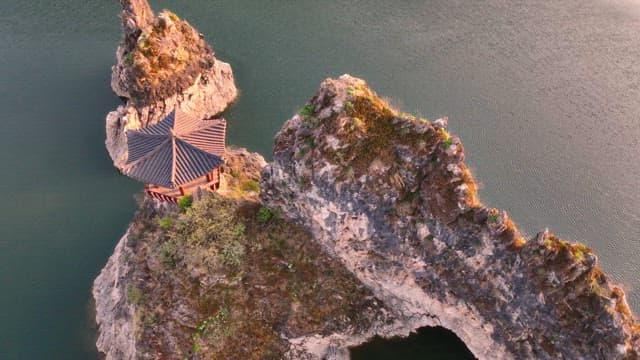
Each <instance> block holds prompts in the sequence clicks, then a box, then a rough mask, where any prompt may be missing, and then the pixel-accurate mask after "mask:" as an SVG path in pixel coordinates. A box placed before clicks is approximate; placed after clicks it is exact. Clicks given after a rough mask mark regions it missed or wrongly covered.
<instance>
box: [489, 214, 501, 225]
mask: <svg viewBox="0 0 640 360" xmlns="http://www.w3.org/2000/svg"><path fill="white" fill-rule="evenodd" d="M498 219H500V214H499V213H493V214H490V215H489V217H488V218H487V221H488V222H489V223H490V224H496V223H497V222H498Z"/></svg>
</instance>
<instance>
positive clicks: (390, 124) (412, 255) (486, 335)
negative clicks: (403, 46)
mask: <svg viewBox="0 0 640 360" xmlns="http://www.w3.org/2000/svg"><path fill="white" fill-rule="evenodd" d="M463 160H464V150H463V147H462V143H461V142H460V139H459V138H457V137H456V136H454V135H451V134H449V133H448V132H447V120H446V119H440V120H436V121H433V122H432V121H428V120H426V119H419V118H415V117H413V116H411V115H408V114H403V113H399V112H398V111H396V110H394V109H393V108H391V107H390V106H389V105H388V104H387V103H385V102H384V101H383V100H381V99H380V98H379V97H378V96H377V95H376V94H375V93H374V92H373V91H372V90H371V89H369V88H368V86H367V84H366V83H365V82H364V81H362V80H360V79H356V78H353V77H350V76H348V75H345V76H342V77H340V78H339V79H337V80H331V79H328V80H326V81H325V82H323V84H322V85H321V87H320V90H319V91H318V93H317V94H316V95H315V96H314V97H313V98H312V99H311V100H310V101H309V102H308V103H307V104H306V105H305V106H304V107H303V108H302V109H301V111H300V113H299V114H297V115H295V116H294V117H293V118H291V119H290V120H288V121H287V122H286V123H285V125H284V127H283V128H282V130H281V131H280V132H279V133H278V134H277V136H276V141H275V149H274V160H273V163H271V164H269V165H268V167H267V168H266V169H265V171H264V172H263V181H262V199H263V201H264V202H265V204H267V205H268V206H271V207H274V208H277V209H280V211H281V212H282V213H283V214H284V215H285V217H287V218H290V219H295V220H296V221H297V222H298V223H299V224H301V225H303V226H304V227H306V228H308V229H310V231H311V233H312V234H313V238H314V239H315V241H317V242H318V243H320V244H321V245H322V247H323V248H324V249H325V250H326V251H327V252H328V253H330V254H332V255H333V256H335V257H337V258H338V259H340V260H341V261H342V263H343V264H344V265H345V267H346V268H347V269H348V270H349V271H351V272H352V273H353V274H354V275H355V276H356V277H357V278H358V280H360V281H361V282H362V283H363V284H365V285H366V287H367V288H369V289H371V291H372V292H373V294H374V295H375V296H376V297H377V298H378V299H380V300H381V301H382V303H384V304H385V305H386V306H387V307H388V308H389V309H392V310H391V311H392V313H391V317H392V318H394V319H396V321H398V322H400V323H402V324H404V327H403V329H404V331H405V332H406V331H409V330H413V329H415V328H416V327H417V326H424V325H441V326H444V327H446V328H448V329H451V330H452V331H454V332H455V333H456V334H457V335H458V336H459V337H460V338H461V339H462V340H463V341H464V342H465V343H466V344H467V346H468V347H469V349H470V350H471V351H472V352H473V353H474V354H475V355H476V356H477V357H478V358H481V359H495V358H514V359H515V358H517V359H524V358H537V359H557V358H567V359H569V358H583V359H623V358H625V359H635V358H638V356H639V354H640V341H639V339H640V335H639V334H640V333H639V332H638V330H639V329H640V326H639V324H638V323H637V321H636V319H635V317H634V316H633V314H632V313H631V311H630V310H629V308H628V306H627V304H626V302H625V297H624V293H623V291H622V290H621V289H620V288H619V287H617V286H615V285H614V284H612V283H611V282H610V281H609V279H608V278H607V276H606V275H604V274H603V273H602V271H601V270H600V269H599V268H598V267H597V257H596V255H595V254H593V252H592V251H591V250H590V249H589V248H587V247H586V246H584V245H582V244H571V243H567V242H565V241H563V240H561V239H559V238H558V237H556V236H555V235H554V234H552V233H551V232H549V231H547V230H545V231H543V232H541V233H539V234H538V235H537V236H535V237H534V238H532V239H524V238H523V237H522V236H521V235H520V233H519V232H518V229H517V228H516V226H515V225H514V223H513V222H512V221H511V220H510V219H509V216H508V215H507V214H506V212H504V211H500V210H498V209H492V208H487V207H485V206H483V205H482V204H481V203H480V202H479V201H478V198H477V195H476V185H475V182H474V180H473V178H472V176H471V174H470V173H469V171H468V169H467V167H466V166H465V164H464V161H463ZM383 335H391V333H388V334H383ZM346 339H348V338H331V337H330V336H329V337H323V338H322V339H318V338H317V337H311V338H310V339H309V340H308V342H306V340H301V343H302V346H308V347H309V348H311V347H317V346H318V344H320V343H323V344H325V345H326V344H328V343H329V342H331V343H332V344H333V346H337V347H338V348H340V347H344V346H348V345H349V342H348V341H346ZM343 340H344V342H343Z"/></svg>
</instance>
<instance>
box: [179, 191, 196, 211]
mask: <svg viewBox="0 0 640 360" xmlns="http://www.w3.org/2000/svg"><path fill="white" fill-rule="evenodd" d="M191 205H193V196H191V195H185V196H183V197H181V198H180V200H178V206H180V210H182V211H183V212H184V211H187V209H188V208H190V207H191Z"/></svg>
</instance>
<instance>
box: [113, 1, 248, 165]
mask: <svg viewBox="0 0 640 360" xmlns="http://www.w3.org/2000/svg"><path fill="white" fill-rule="evenodd" d="M120 4H121V6H122V14H121V18H122V26H123V30H124V39H123V42H122V43H121V44H120V46H119V47H118V50H117V53H116V64H115V65H114V66H113V68H112V75H111V87H112V89H113V91H114V92H115V93H116V94H117V95H118V96H119V97H120V98H121V99H123V100H124V101H125V105H121V106H119V107H118V108H117V109H116V110H114V111H112V112H110V113H109V114H108V115H107V118H106V142H105V143H106V147H107V150H108V151H109V155H110V156H111V159H112V160H113V163H114V165H115V166H116V167H117V168H121V167H122V166H123V165H124V163H125V162H126V160H127V150H126V137H125V132H126V130H128V129H138V128H142V127H146V126H149V125H153V124H155V123H157V122H158V121H159V120H161V119H162V118H164V117H165V116H166V115H167V114H168V113H169V112H171V111H172V110H173V109H174V107H175V106H177V105H179V106H180V107H181V108H182V109H183V110H185V111H188V112H190V113H192V114H194V115H196V116H199V117H201V118H212V117H214V116H216V115H218V114H219V113H221V112H222V111H223V110H224V109H225V108H226V107H227V106H228V105H229V104H230V103H231V102H233V101H234V100H235V99H236V97H237V96H238V90H237V89H236V86H235V82H234V77H233V71H232V70H231V66H230V65H229V64H228V63H225V62H222V61H220V60H218V59H216V57H215V54H214V52H213V50H212V48H211V46H209V45H208V44H207V42H206V41H205V40H204V37H203V35H202V34H200V33H199V32H198V31H197V30H195V29H194V28H193V27H192V26H191V25H190V24H189V23H188V22H186V21H185V20H182V19H180V18H179V17H178V16H177V15H175V14H174V13H172V12H170V11H167V10H164V11H162V12H161V13H159V14H158V15H157V16H154V14H153V12H152V10H151V7H150V6H149V4H148V3H147V1H146V0H121V1H120Z"/></svg>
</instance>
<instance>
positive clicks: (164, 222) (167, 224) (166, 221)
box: [158, 216, 173, 230]
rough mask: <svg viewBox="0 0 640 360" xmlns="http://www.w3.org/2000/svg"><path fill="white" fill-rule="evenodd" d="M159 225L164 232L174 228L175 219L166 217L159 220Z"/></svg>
mask: <svg viewBox="0 0 640 360" xmlns="http://www.w3.org/2000/svg"><path fill="white" fill-rule="evenodd" d="M158 225H159V226H160V228H161V229H163V230H168V229H170V228H171V227H172V226H173V219H172V218H171V217H169V216H165V217H162V218H159V219H158Z"/></svg>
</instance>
